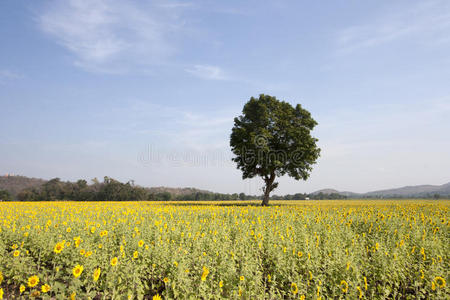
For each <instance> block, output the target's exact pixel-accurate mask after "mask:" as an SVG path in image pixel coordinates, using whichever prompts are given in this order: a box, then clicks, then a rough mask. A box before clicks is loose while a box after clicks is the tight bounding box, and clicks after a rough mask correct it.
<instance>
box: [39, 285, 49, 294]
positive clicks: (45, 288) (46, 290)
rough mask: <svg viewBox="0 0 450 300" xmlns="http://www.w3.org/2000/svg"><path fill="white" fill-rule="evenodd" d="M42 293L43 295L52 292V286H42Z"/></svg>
mask: <svg viewBox="0 0 450 300" xmlns="http://www.w3.org/2000/svg"><path fill="white" fill-rule="evenodd" d="M41 291H42V292H43V293H47V292H48V291H50V286H49V285H48V284H44V285H43V286H41Z"/></svg>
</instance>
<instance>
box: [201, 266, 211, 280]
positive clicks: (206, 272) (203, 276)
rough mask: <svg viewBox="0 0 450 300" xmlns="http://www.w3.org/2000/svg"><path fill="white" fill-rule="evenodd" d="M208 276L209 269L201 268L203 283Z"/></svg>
mask: <svg viewBox="0 0 450 300" xmlns="http://www.w3.org/2000/svg"><path fill="white" fill-rule="evenodd" d="M208 274H209V269H208V268H207V267H203V273H202V278H201V279H202V281H205V280H206V277H207V276H208Z"/></svg>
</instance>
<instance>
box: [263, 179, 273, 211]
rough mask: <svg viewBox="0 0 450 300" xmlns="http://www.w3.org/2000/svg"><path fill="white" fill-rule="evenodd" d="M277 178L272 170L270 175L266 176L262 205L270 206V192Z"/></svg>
mask: <svg viewBox="0 0 450 300" xmlns="http://www.w3.org/2000/svg"><path fill="white" fill-rule="evenodd" d="M274 180H275V173H274V172H272V173H271V174H270V177H265V178H264V181H265V182H266V187H265V188H264V197H263V201H262V203H261V205H262V206H269V196H270V192H271V191H272V190H273V189H274V186H273V182H274Z"/></svg>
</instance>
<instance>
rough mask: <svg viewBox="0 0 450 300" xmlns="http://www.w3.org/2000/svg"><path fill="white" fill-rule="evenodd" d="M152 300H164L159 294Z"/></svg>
mask: <svg viewBox="0 0 450 300" xmlns="http://www.w3.org/2000/svg"><path fill="white" fill-rule="evenodd" d="M152 300H162V298H161V296H160V295H159V294H156V295H155V296H153V298H152Z"/></svg>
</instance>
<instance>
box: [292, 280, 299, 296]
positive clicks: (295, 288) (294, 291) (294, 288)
mask: <svg viewBox="0 0 450 300" xmlns="http://www.w3.org/2000/svg"><path fill="white" fill-rule="evenodd" d="M291 293H292V294H294V295H296V294H297V293H298V287H297V284H296V283H295V282H293V283H291Z"/></svg>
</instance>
